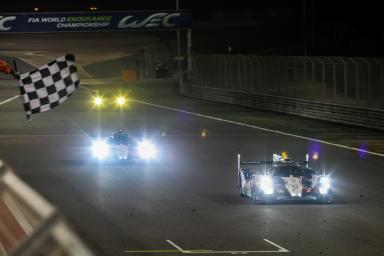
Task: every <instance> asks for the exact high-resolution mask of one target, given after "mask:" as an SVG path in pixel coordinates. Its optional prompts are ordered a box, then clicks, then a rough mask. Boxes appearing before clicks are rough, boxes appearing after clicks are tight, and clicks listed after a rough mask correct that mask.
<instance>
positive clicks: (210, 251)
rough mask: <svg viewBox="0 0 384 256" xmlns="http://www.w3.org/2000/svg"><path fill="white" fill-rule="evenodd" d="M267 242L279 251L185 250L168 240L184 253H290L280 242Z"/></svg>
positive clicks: (266, 240) (168, 241)
mask: <svg viewBox="0 0 384 256" xmlns="http://www.w3.org/2000/svg"><path fill="white" fill-rule="evenodd" d="M263 240H264V241H265V242H267V243H269V244H271V245H272V246H274V247H276V248H277V249H278V250H277V251H214V250H201V251H200V250H184V249H182V248H181V247H180V246H178V245H177V244H175V243H174V242H172V241H171V240H166V241H167V243H169V244H170V245H172V246H173V247H175V248H176V249H177V250H178V251H179V252H181V253H183V254H242V255H244V254H253V253H289V252H290V251H289V250H287V249H285V248H283V247H281V246H280V245H278V244H275V243H274V242H271V241H270V240H268V239H263Z"/></svg>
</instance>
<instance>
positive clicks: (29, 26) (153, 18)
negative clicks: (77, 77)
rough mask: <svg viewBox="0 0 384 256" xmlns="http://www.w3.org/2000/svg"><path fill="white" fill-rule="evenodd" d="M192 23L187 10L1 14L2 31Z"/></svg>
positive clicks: (158, 26)
mask: <svg viewBox="0 0 384 256" xmlns="http://www.w3.org/2000/svg"><path fill="white" fill-rule="evenodd" d="M191 25H192V15H191V12H190V11H186V10H181V11H175V10H172V11H137V12H68V13H63V12H58V13H18V14H17V13H14V14H12V13H3V14H1V13H0V34H1V33H38V32H82V31H84V32H86V31H126V30H143V29H145V30H146V29H181V28H189V27H191Z"/></svg>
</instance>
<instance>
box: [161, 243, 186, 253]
mask: <svg viewBox="0 0 384 256" xmlns="http://www.w3.org/2000/svg"><path fill="white" fill-rule="evenodd" d="M165 241H167V243H169V244H170V245H172V246H173V247H175V248H176V249H177V250H179V251H180V252H181V253H184V250H183V249H181V247H180V246H178V245H177V244H175V243H174V242H172V241H171V240H165Z"/></svg>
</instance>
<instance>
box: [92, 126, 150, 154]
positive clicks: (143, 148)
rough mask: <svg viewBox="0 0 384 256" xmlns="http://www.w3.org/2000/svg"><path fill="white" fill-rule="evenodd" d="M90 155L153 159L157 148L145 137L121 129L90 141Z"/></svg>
mask: <svg viewBox="0 0 384 256" xmlns="http://www.w3.org/2000/svg"><path fill="white" fill-rule="evenodd" d="M92 155H93V157H95V158H96V159H98V160H136V159H139V160H145V161H149V160H153V159H155V158H156V155H157V149H156V147H155V145H154V144H153V143H151V142H150V141H149V140H147V139H141V140H139V139H136V138H134V137H132V136H129V135H128V134H127V133H125V132H124V131H122V130H119V131H118V132H116V133H113V134H112V135H111V136H109V137H108V138H104V139H102V138H98V139H96V140H94V141H93V143H92Z"/></svg>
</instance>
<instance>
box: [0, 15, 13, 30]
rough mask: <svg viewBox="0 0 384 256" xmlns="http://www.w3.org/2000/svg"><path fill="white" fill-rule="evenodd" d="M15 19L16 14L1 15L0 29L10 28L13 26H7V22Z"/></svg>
mask: <svg viewBox="0 0 384 256" xmlns="http://www.w3.org/2000/svg"><path fill="white" fill-rule="evenodd" d="M15 19H16V16H8V17H4V16H0V31H7V30H10V29H11V28H12V27H7V26H6V25H5V23H7V22H9V21H12V20H15Z"/></svg>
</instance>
